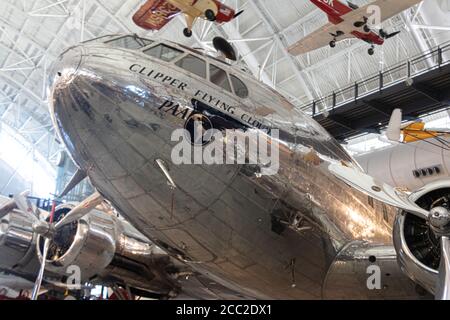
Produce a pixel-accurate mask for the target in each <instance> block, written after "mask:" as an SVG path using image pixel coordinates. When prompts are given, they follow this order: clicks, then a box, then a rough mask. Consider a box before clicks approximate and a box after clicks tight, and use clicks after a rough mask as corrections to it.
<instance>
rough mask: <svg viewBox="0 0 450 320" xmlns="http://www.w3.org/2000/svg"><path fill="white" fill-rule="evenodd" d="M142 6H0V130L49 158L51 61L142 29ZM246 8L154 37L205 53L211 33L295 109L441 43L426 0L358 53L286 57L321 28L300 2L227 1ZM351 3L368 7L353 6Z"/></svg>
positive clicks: (67, 0)
mask: <svg viewBox="0 0 450 320" xmlns="http://www.w3.org/2000/svg"><path fill="white" fill-rule="evenodd" d="M144 2H145V0H128V1H123V0H1V2H0V124H1V125H3V126H7V127H8V128H9V129H12V130H14V132H16V133H17V135H18V136H20V139H18V141H22V143H25V144H27V147H28V148H30V149H34V150H36V151H38V152H40V153H41V155H43V156H44V157H45V158H46V159H49V160H52V159H53V158H55V157H56V155H57V153H58V151H59V150H60V149H61V146H60V145H59V144H58V143H57V142H56V140H55V135H54V131H53V129H52V126H51V122H50V117H49V114H48V112H47V104H46V92H45V78H46V70H47V68H48V66H49V65H50V63H51V62H52V61H53V60H54V59H55V58H56V57H57V56H58V54H59V53H60V52H62V51H63V50H64V49H65V48H67V47H69V46H71V45H74V44H77V43H78V42H80V41H84V40H88V39H91V38H95V37H99V36H102V35H106V34H114V33H128V32H133V33H138V34H139V35H142V36H146V35H147V36H149V35H150V33H149V32H147V31H145V30H141V29H139V28H138V27H137V26H135V25H134V24H133V22H132V19H131V17H132V15H133V14H134V12H135V11H136V10H137V9H138V8H139V7H140V6H141V5H142V4H143V3H144ZM224 2H225V3H226V4H228V5H230V6H233V7H235V8H237V9H238V10H242V9H243V10H245V12H244V14H242V15H241V16H240V17H239V18H238V19H237V20H236V21H233V22H231V23H228V24H225V25H223V26H220V27H216V26H214V25H212V24H211V23H209V22H206V21H205V22H203V21H201V22H200V23H197V25H196V27H195V28H194V31H195V32H194V36H193V37H192V38H191V39H186V38H185V37H184V36H183V35H182V29H183V28H184V21H183V19H182V18H181V17H179V18H177V19H175V20H174V21H172V22H171V23H170V24H169V25H167V26H166V27H165V29H163V30H162V31H160V32H158V36H160V37H162V38H167V39H170V40H172V41H177V42H182V43H185V44H188V45H192V46H197V47H198V46H202V47H204V48H207V47H209V46H210V41H211V39H212V38H213V37H214V36H215V35H222V36H226V37H227V38H228V39H230V41H231V42H233V43H234V45H235V46H236V48H237V49H238V50H239V53H240V62H242V63H244V64H246V65H247V67H248V69H249V70H250V71H251V72H252V73H253V74H254V75H255V76H256V77H258V78H260V79H261V80H262V81H264V82H265V83H267V84H269V85H271V86H272V87H274V88H275V89H276V90H278V91H280V92H281V93H282V94H283V95H285V96H286V97H287V98H289V99H290V100H291V101H292V102H293V103H294V104H295V105H296V106H298V107H301V106H304V105H305V104H307V103H308V102H309V101H310V100H311V99H314V98H319V97H321V96H324V95H326V94H329V93H330V92H332V91H333V90H336V89H337V88H339V87H342V86H345V85H347V84H349V83H352V82H354V81H356V80H358V79H361V78H364V77H366V76H368V75H370V74H373V73H376V72H378V71H379V70H380V69H383V68H388V67H389V66H392V65H395V64H396V63H398V62H400V61H404V60H405V59H407V58H408V57H413V56H415V55H417V54H419V53H420V52H422V51H425V50H428V49H430V48H432V47H434V46H436V45H438V44H440V43H443V42H445V41H448V40H449V39H450V32H449V30H450V23H449V22H446V21H450V19H449V17H450V13H449V11H448V10H449V6H450V4H449V1H447V0H425V1H424V2H423V3H422V4H421V5H419V6H417V7H415V8H412V9H410V10H408V11H406V12H404V13H402V14H401V15H399V16H397V17H395V18H393V19H391V20H390V21H388V22H386V23H385V25H384V28H385V29H387V30H389V31H392V30H402V31H403V32H402V33H401V34H400V35H399V36H397V37H394V38H392V39H389V40H388V41H387V43H386V44H385V46H383V47H382V48H377V51H376V55H374V56H373V57H369V56H368V55H367V44H365V43H363V42H361V41H357V40H344V41H343V42H341V43H339V44H338V46H337V48H335V49H331V48H328V47H326V48H323V49H319V50H317V51H315V52H312V53H309V54H306V55H303V56H301V57H298V58H297V57H292V56H290V55H289V54H288V53H287V52H286V48H287V47H288V46H289V45H290V44H292V43H294V42H296V41H297V40H299V39H300V38H302V37H303V36H305V35H307V34H308V33H310V32H312V31H314V30H315V29H317V28H318V27H320V26H321V25H323V24H325V23H326V16H325V15H324V14H323V13H322V12H321V11H320V10H318V9H317V8H316V7H315V6H314V5H313V4H311V3H310V1H309V0H278V1H273V0H227V1H224ZM353 2H354V3H355V4H357V5H362V4H364V3H367V2H369V1H365V0H354V1H353Z"/></svg>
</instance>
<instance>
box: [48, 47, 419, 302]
mask: <svg viewBox="0 0 450 320" xmlns="http://www.w3.org/2000/svg"><path fill="white" fill-rule="evenodd" d="M171 45H173V46H176V45H175V44H171ZM204 59H209V58H207V57H204ZM210 60H211V63H215V64H218V65H219V66H220V67H221V68H223V69H226V70H228V71H229V72H231V73H234V74H236V75H238V76H239V77H240V78H241V79H243V80H244V81H245V83H246V84H247V86H248V87H249V91H250V96H249V97H248V98H246V99H241V98H238V97H237V96H235V95H233V94H232V93H228V92H226V91H224V90H221V89H220V88H219V87H216V86H215V85H213V84H211V83H209V82H208V81H207V80H204V79H201V78H199V77H197V76H195V75H193V74H190V73H188V72H186V71H184V70H182V69H180V68H178V67H176V66H175V65H174V64H172V63H166V62H163V61H160V60H157V59H154V58H152V57H149V56H147V55H145V54H144V53H143V52H140V51H139V50H125V49H121V48H114V47H111V46H108V45H106V44H102V43H95V42H93V43H88V44H85V45H81V46H78V47H75V48H71V49H69V50H68V51H66V52H65V53H64V54H63V55H61V57H60V58H59V60H58V61H56V62H55V64H54V66H53V70H52V75H51V77H50V80H49V102H50V111H51V113H52V117H53V120H54V123H55V126H56V128H57V130H58V131H59V134H60V136H61V138H62V140H63V141H64V143H65V145H66V146H67V148H68V150H69V152H70V153H71V155H72V156H73V158H74V160H75V161H76V163H77V164H78V165H79V166H80V167H81V168H82V169H84V170H86V171H87V173H88V175H89V177H90V179H91V182H92V183H93V185H94V186H95V187H96V188H97V190H98V191H99V192H100V193H101V194H102V195H103V196H104V197H106V198H107V199H108V200H110V201H111V202H112V203H113V205H114V206H115V207H116V208H117V209H118V210H119V211H120V212H121V213H122V214H123V215H124V216H125V217H126V218H127V219H128V220H129V221H130V222H131V223H132V224H133V225H134V226H135V227H136V228H137V229H138V230H139V231H141V232H142V233H143V234H144V235H146V236H147V237H149V238H150V239H152V240H153V241H155V243H156V244H158V245H159V246H160V247H161V248H163V249H164V250H166V251H167V252H168V253H169V254H171V255H173V256H175V257H178V258H179V259H181V260H182V261H185V262H186V263H187V264H189V265H190V266H191V267H192V268H194V269H195V270H197V271H199V272H201V273H202V274H204V275H206V276H207V277H209V278H210V279H211V281H214V282H218V283H221V284H224V285H226V286H228V287H229V288H232V289H235V290H237V291H239V292H242V294H243V295H244V296H247V297H248V296H251V297H255V298H286V299H295V298H312V299H317V298H369V297H377V298H381V297H396V298H397V297H411V295H412V294H411V291H410V289H411V283H410V282H409V280H407V279H406V277H404V276H403V275H402V274H401V272H400V270H399V268H398V267H397V264H396V261H395V260H396V259H395V252H393V249H392V246H391V243H392V236H391V232H392V230H391V229H392V228H391V226H392V221H393V218H394V214H395V212H394V210H393V209H392V208H389V207H385V208H384V210H383V207H382V205H381V204H380V203H378V202H377V201H373V200H372V199H369V198H368V197H367V196H366V195H363V194H362V193H359V192H357V191H355V190H353V189H352V188H350V187H349V186H348V185H346V184H345V183H343V182H341V181H339V180H338V179H337V178H336V177H335V176H334V175H332V174H331V173H330V172H329V171H328V169H327V168H328V165H329V164H330V163H332V162H343V163H345V164H346V165H349V166H356V164H355V163H354V162H353V160H352V159H351V158H350V156H348V155H347V153H346V152H345V151H344V150H343V148H342V147H341V146H340V145H339V144H338V143H337V142H336V141H335V140H334V139H333V138H332V137H331V136H330V135H329V134H328V133H327V132H326V131H325V130H324V129H323V128H321V127H320V126H319V125H318V124H317V123H316V122H315V121H314V120H312V119H310V118H309V117H307V116H305V115H303V114H302V113H300V112H298V111H296V110H295V109H294V108H293V106H292V105H291V104H290V103H289V102H288V101H286V100H285V99H284V98H283V97H282V96H280V95H279V94H277V93H276V92H274V91H273V90H271V89H270V88H268V87H266V86H264V85H262V84H261V83H259V82H257V81H256V80H254V79H253V78H252V77H251V76H249V75H247V74H245V73H243V72H241V71H239V69H238V68H236V67H231V66H225V65H222V64H220V63H219V62H214V61H213V59H210ZM157 73H160V74H162V75H163V76H158V77H155V75H156V74H157ZM169 78H170V79H169ZM164 79H166V80H164ZM174 80H176V81H174ZM199 90H200V91H201V93H202V94H199ZM192 99H197V100H198V101H202V103H204V104H206V105H208V106H209V107H211V108H212V109H211V110H217V111H218V112H221V113H223V114H225V115H227V116H229V117H232V118H234V119H236V121H237V122H239V123H242V125H243V126H247V127H248V126H250V127H253V128H255V129H258V127H259V128H261V127H264V128H267V127H269V128H276V129H280V141H281V144H280V169H279V171H278V173H277V174H276V175H272V176H258V175H255V174H253V173H252V172H249V166H246V165H173V164H172V161H171V152H172V149H173V147H174V145H175V144H176V142H172V141H171V135H172V132H173V131H174V130H175V129H178V128H183V127H184V125H185V121H186V119H185V117H184V116H183V112H184V110H185V109H186V108H187V109H192V108H193V107H192ZM165 101H171V102H174V105H178V106H179V107H178V108H175V109H174V108H172V109H170V110H169V109H167V108H166V109H164V108H162V109H161V108H160V107H161V106H162V105H163V104H164V102H165ZM218 101H220V102H218ZM157 159H162V160H164V162H165V163H166V164H167V166H168V168H169V170H170V176H171V177H172V178H173V180H174V181H175V183H176V185H177V189H175V190H174V191H172V190H171V188H170V187H169V185H168V183H167V178H166V176H165V175H164V174H163V173H162V171H161V170H160V168H159V167H158V166H157V165H156V163H155V161H156V160H157ZM250 171H251V170H250ZM372 255H373V256H376V257H377V259H378V260H377V263H379V264H380V265H381V266H382V267H383V268H385V269H383V270H388V271H386V273H389V277H390V278H386V277H385V275H384V274H383V275H382V277H383V279H382V281H383V283H388V282H389V281H391V278H392V279H394V280H395V281H393V282H392V284H391V283H389V286H387V285H386V286H385V288H383V289H381V290H374V291H370V290H368V289H367V287H366V279H367V277H368V275H367V274H366V273H365V270H366V266H368V265H369V264H370V262H369V256H372Z"/></svg>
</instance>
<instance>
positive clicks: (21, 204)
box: [13, 191, 40, 222]
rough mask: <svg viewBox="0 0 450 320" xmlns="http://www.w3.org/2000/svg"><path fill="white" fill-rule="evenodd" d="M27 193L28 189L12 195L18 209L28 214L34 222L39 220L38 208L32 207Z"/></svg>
mask: <svg viewBox="0 0 450 320" xmlns="http://www.w3.org/2000/svg"><path fill="white" fill-rule="evenodd" d="M28 193H29V192H28V191H24V192H22V193H20V194H16V195H14V197H13V199H14V202H15V203H16V206H17V208H18V209H19V210H20V211H23V212H24V213H27V214H29V216H30V217H31V218H32V219H33V220H34V222H39V221H40V220H39V209H37V208H34V207H33V205H32V204H31V202H30V200H29V199H28V198H27V196H28Z"/></svg>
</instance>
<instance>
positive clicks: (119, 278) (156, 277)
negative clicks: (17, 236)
mask: <svg viewBox="0 0 450 320" xmlns="http://www.w3.org/2000/svg"><path fill="white" fill-rule="evenodd" d="M73 207H74V205H72V204H64V205H61V206H58V207H57V208H56V210H55V220H56V221H58V220H59V219H61V218H62V217H63V216H64V215H65V214H67V213H68V212H69V211H70V210H71V209H72V208H73ZM43 244H44V240H43V239H42V237H40V236H39V238H38V241H37V248H38V250H37V252H38V257H39V260H41V259H42V249H43ZM71 266H76V267H78V268H79V271H80V277H81V278H80V280H81V283H84V282H99V283H104V282H105V281H111V282H113V283H121V282H122V283H126V284H127V285H129V286H130V287H134V288H138V289H143V290H149V291H150V292H153V293H157V294H162V295H171V294H172V293H173V292H174V291H177V289H178V286H177V284H176V282H175V281H172V279H171V278H170V275H169V274H168V273H167V272H166V271H167V270H168V269H171V268H172V269H173V265H172V261H171V259H170V258H169V256H168V255H167V254H166V253H165V252H163V251H162V250H161V249H160V248H159V247H157V246H156V245H154V244H153V243H152V242H151V241H150V240H149V239H147V238H145V237H144V236H143V235H142V234H141V233H139V232H138V231H137V230H136V229H135V228H134V227H132V226H131V225H130V224H129V223H128V222H127V221H125V220H123V219H121V218H118V217H117V216H116V215H114V214H110V213H106V212H104V211H99V210H95V209H94V210H91V212H89V213H88V214H87V215H85V216H84V217H83V218H81V219H79V220H78V221H75V222H72V223H69V224H67V225H65V226H63V227H62V228H61V229H60V230H59V231H57V233H56V234H55V235H54V237H53V239H52V241H51V244H50V247H49V252H48V255H47V263H46V270H47V271H50V272H51V273H54V274H58V275H60V276H62V277H63V278H64V277H65V276H68V275H69V274H70V271H69V270H70V269H69V267H71Z"/></svg>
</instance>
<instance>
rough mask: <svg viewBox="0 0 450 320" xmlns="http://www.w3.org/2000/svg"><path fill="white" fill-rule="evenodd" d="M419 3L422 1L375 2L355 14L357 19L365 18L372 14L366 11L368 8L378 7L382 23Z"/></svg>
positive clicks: (391, 0)
mask: <svg viewBox="0 0 450 320" xmlns="http://www.w3.org/2000/svg"><path fill="white" fill-rule="evenodd" d="M420 2H422V0H376V1H374V2H371V3H369V4H367V5H365V6H364V7H362V8H359V9H358V10H355V11H359V12H357V14H356V15H357V16H358V15H359V17H357V18H361V17H362V16H366V17H367V16H368V15H370V14H372V12H371V11H370V10H368V9H370V8H369V6H378V7H379V8H380V13H381V22H383V21H385V20H387V19H390V18H392V17H393V16H396V15H397V14H399V13H400V12H403V11H405V10H406V9H408V8H411V7H412V6H415V5H416V4H418V3H420ZM355 11H352V12H350V13H349V14H347V15H345V16H344V19H347V16H350V15H352V14H354V13H355Z"/></svg>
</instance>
